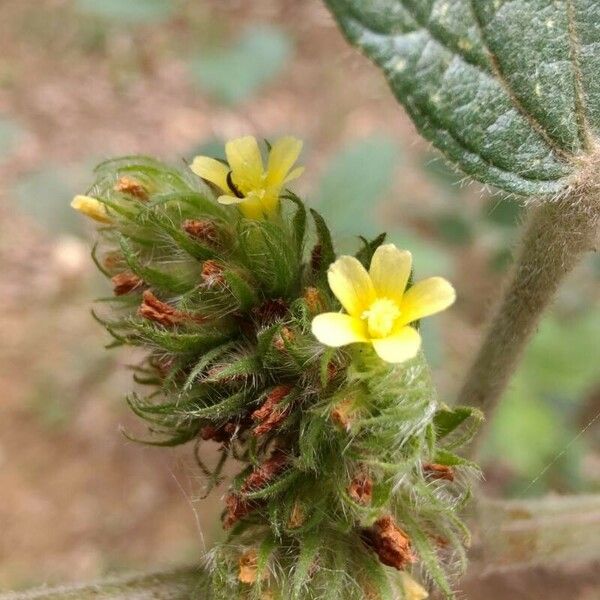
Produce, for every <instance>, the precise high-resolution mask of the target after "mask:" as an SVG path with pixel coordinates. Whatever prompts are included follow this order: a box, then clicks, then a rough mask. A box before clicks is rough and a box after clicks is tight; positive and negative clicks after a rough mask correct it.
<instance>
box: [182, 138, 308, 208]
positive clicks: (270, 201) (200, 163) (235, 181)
mask: <svg viewBox="0 0 600 600" xmlns="http://www.w3.org/2000/svg"><path fill="white" fill-rule="evenodd" d="M301 151H302V142H301V141H300V140H298V139H296V138H294V137H290V136H287V137H282V138H280V139H278V140H277V141H276V142H275V143H274V144H273V146H272V147H271V149H270V151H269V159H268V162H267V169H266V171H265V168H264V166H263V160H262V156H261V154H260V149H259V147H258V142H257V141H256V138H254V137H252V136H246V137H241V138H237V139H235V140H231V141H229V142H227V144H226V145H225V154H226V156H227V162H228V164H227V165H226V164H224V163H222V162H220V161H218V160H215V159H214V158H210V157H208V156H197V157H196V158H195V159H194V161H193V162H192V165H191V169H192V171H193V172H194V173H196V175H198V176H199V177H202V179H206V180H207V181H210V182H211V183H213V184H215V185H216V186H217V187H218V188H220V189H221V190H222V191H223V192H224V193H223V195H222V196H220V197H219V199H218V200H219V202H220V203H221V204H239V206H240V210H241V211H242V213H243V214H244V215H245V216H246V217H248V218H251V219H260V218H263V217H265V216H271V215H273V214H275V213H276V212H277V210H278V208H279V195H280V193H281V189H282V188H283V186H284V185H285V184H286V183H288V182H289V181H292V180H293V179H296V178H297V177H300V175H302V173H303V171H304V167H296V168H295V169H293V170H292V167H293V166H294V163H295V162H296V161H297V160H298V157H299V156H300V152H301Z"/></svg>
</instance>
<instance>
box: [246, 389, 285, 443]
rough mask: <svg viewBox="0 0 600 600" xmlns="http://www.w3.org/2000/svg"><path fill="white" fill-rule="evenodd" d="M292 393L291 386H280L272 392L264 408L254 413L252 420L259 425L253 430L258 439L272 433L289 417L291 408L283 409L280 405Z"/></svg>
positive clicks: (263, 405)
mask: <svg viewBox="0 0 600 600" xmlns="http://www.w3.org/2000/svg"><path fill="white" fill-rule="evenodd" d="M291 391H292V386H290V385H278V386H277V387H276V388H274V389H273V390H271V392H270V393H269V395H268V396H267V398H266V400H265V401H264V403H263V404H262V406H261V407H260V408H257V409H256V410H255V411H254V412H253V413H252V420H253V421H255V422H256V423H257V425H256V427H255V428H254V429H253V430H252V433H253V434H254V435H255V436H256V437H260V436H261V435H264V434H265V433H268V432H269V431H272V430H273V429H275V428H276V427H277V426H278V425H279V424H280V423H281V422H282V421H283V420H284V419H285V418H286V417H287V415H288V414H289V412H290V406H289V405H288V406H286V407H284V408H282V407H281V406H279V405H280V404H281V401H282V400H283V399H284V398H285V397H286V396H287V395H288V394H289V393H290V392H291Z"/></svg>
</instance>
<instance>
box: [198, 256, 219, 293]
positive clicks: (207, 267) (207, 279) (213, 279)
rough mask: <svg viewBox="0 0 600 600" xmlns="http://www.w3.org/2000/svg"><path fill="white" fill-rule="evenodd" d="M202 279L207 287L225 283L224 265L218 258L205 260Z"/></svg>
mask: <svg viewBox="0 0 600 600" xmlns="http://www.w3.org/2000/svg"><path fill="white" fill-rule="evenodd" d="M201 277H202V281H203V282H204V285H205V286H206V287H209V288H210V287H216V286H221V285H223V284H224V283H225V278H224V277H223V266H222V265H221V264H219V263H218V262H217V261H216V260H205V261H204V263H203V264H202V274H201Z"/></svg>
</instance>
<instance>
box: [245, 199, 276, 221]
mask: <svg viewBox="0 0 600 600" xmlns="http://www.w3.org/2000/svg"><path fill="white" fill-rule="evenodd" d="M240 210H241V211H242V214H243V215H244V216H245V217H246V218H247V219H255V220H260V219H265V218H266V217H267V216H268V215H269V214H270V211H269V210H268V208H267V207H265V206H264V204H263V202H262V200H261V199H260V198H257V197H256V196H252V195H250V196H249V197H248V198H245V199H244V201H243V202H242V203H241V204H240Z"/></svg>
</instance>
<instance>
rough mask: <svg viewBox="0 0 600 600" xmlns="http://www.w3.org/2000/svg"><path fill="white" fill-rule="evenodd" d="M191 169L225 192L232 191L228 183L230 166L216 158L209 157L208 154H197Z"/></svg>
mask: <svg viewBox="0 0 600 600" xmlns="http://www.w3.org/2000/svg"><path fill="white" fill-rule="evenodd" d="M190 169H192V171H193V172H194V173H196V175H198V177H202V179H206V180H207V181H210V182H211V183H214V184H215V185H216V186H217V187H219V188H221V189H222V190H223V191H224V192H229V191H231V190H230V189H229V186H228V185H227V173H229V167H228V166H227V165H224V164H223V163H222V162H220V161H218V160H215V159H214V158H209V157H208V156H196V158H194V160H193V161H192V164H191V166H190Z"/></svg>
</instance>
